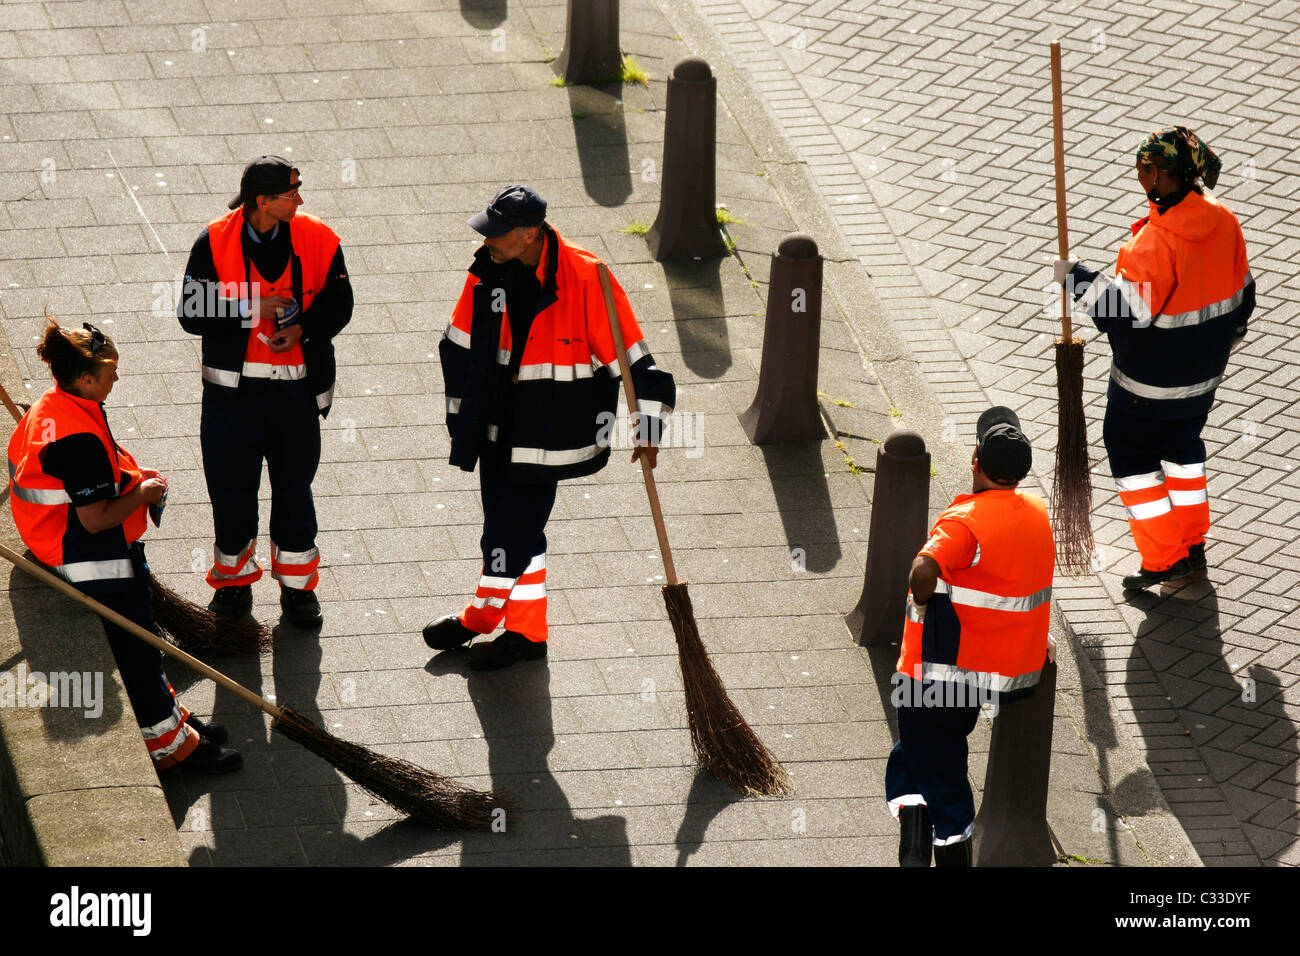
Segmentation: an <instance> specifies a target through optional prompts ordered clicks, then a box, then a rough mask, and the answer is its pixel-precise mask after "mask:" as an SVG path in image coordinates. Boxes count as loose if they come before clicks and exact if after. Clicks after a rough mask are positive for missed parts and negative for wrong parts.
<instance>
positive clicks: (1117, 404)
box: [1055, 126, 1255, 589]
mask: <svg viewBox="0 0 1300 956" xmlns="http://www.w3.org/2000/svg"><path fill="white" fill-rule="evenodd" d="M1221 165H1222V164H1221V163H1220V162H1219V157H1218V156H1216V155H1215V154H1214V153H1213V152H1212V151H1211V150H1210V148H1209V147H1208V146H1206V145H1205V143H1203V142H1202V141H1201V140H1200V139H1199V138H1198V137H1197V136H1196V134H1195V133H1193V132H1192V131H1191V130H1189V129H1187V128H1186V127H1184V126H1174V127H1170V128H1167V129H1162V130H1159V131H1158V132H1155V133H1152V134H1151V135H1149V136H1148V137H1147V138H1146V139H1145V140H1143V141H1142V144H1141V145H1140V146H1139V147H1138V150H1137V176H1138V182H1139V183H1140V184H1141V186H1142V189H1143V191H1144V192H1146V195H1147V199H1148V200H1149V208H1148V212H1147V215H1146V217H1145V218H1143V219H1141V220H1140V221H1138V222H1136V223H1134V224H1133V238H1132V239H1130V240H1129V241H1128V242H1126V243H1125V244H1124V245H1123V246H1122V247H1121V248H1120V250H1119V261H1118V264H1117V265H1116V268H1115V278H1114V279H1110V278H1108V277H1107V276H1106V275H1105V274H1104V273H1102V272H1098V271H1095V270H1093V269H1091V268H1089V267H1088V266H1086V265H1084V264H1083V263H1082V262H1077V261H1072V260H1066V259H1060V260H1057V263H1056V274H1055V277H1056V281H1057V282H1059V283H1062V284H1064V285H1065V287H1066V288H1067V289H1070V290H1071V291H1072V292H1073V295H1074V298H1075V299H1076V300H1081V301H1082V303H1083V305H1084V306H1085V307H1086V308H1087V309H1088V312H1089V314H1090V315H1091V316H1092V320H1093V322H1094V323H1095V324H1096V326H1097V328H1099V329H1100V330H1101V331H1103V332H1105V333H1106V335H1107V337H1108V338H1109V339H1110V345H1111V352H1112V361H1111V368H1110V387H1109V390H1108V392H1107V401H1106V420H1105V425H1104V427H1103V430H1102V437H1103V440H1104V442H1105V444H1106V454H1107V456H1109V458H1110V467H1111V473H1112V474H1113V475H1114V476H1115V484H1116V485H1117V487H1118V489H1119V496H1120V500H1121V501H1122V502H1123V503H1124V506H1125V508H1126V509H1127V511H1128V518H1129V527H1130V528H1131V529H1132V532H1133V540H1134V542H1135V543H1136V545H1137V549H1138V552H1139V553H1140V555H1141V557H1142V566H1141V568H1139V569H1138V571H1137V572H1136V573H1134V574H1129V575H1127V576H1125V578H1124V582H1123V583H1124V587H1125V589H1139V588H1145V587H1149V586H1151V585H1153V584H1162V583H1165V582H1167V581H1174V580H1177V579H1181V578H1184V577H1187V576H1188V575H1189V574H1191V573H1193V572H1196V571H1203V570H1204V569H1205V567H1206V560H1205V534H1206V532H1207V531H1208V530H1209V527H1210V505H1209V498H1208V496H1207V493H1206V480H1205V443H1204V442H1203V441H1202V440H1201V429H1203V428H1204V427H1205V421H1206V417H1207V416H1208V414H1209V411H1210V407H1211V405H1213V403H1214V390H1215V388H1216V387H1217V386H1218V384H1219V382H1220V381H1221V380H1222V379H1223V374H1224V369H1225V368H1227V364H1228V353H1229V352H1230V351H1231V350H1232V346H1233V344H1234V341H1235V339H1237V338H1240V337H1241V336H1243V335H1245V333H1246V324H1247V322H1248V320H1249V319H1250V315H1251V312H1252V311H1253V310H1254V308H1255V283H1254V280H1253V279H1252V278H1251V275H1250V268H1249V266H1248V265H1247V263H1246V244H1245V241H1244V239H1243V238H1242V234H1241V226H1240V225H1239V224H1238V223H1237V219H1236V217H1235V216H1233V214H1232V213H1231V212H1229V211H1228V209H1227V208H1226V207H1225V206H1223V204H1221V203H1220V202H1218V200H1216V199H1215V198H1214V197H1213V196H1211V195H1209V194H1208V193H1206V192H1205V189H1213V188H1214V185H1215V183H1217V182H1218V179H1219V170H1220V167H1221Z"/></svg>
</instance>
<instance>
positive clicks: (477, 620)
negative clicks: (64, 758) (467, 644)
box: [460, 574, 518, 634]
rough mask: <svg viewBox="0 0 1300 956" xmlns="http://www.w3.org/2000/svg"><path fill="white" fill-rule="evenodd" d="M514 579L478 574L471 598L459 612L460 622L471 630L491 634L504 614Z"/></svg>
mask: <svg viewBox="0 0 1300 956" xmlns="http://www.w3.org/2000/svg"><path fill="white" fill-rule="evenodd" d="M516 580H518V579H517V578H506V577H501V576H500V575H495V574H482V575H480V576H479V579H478V589H477V590H476V591H475V592H474V598H473V600H471V601H470V602H469V604H467V605H465V610H463V611H461V612H460V623H462V624H464V625H465V626H466V627H467V628H469V629H470V630H471V631H477V632H478V633H480V634H491V633H492V632H493V631H494V630H496V627H497V625H498V624H500V623H501V619H502V618H503V617H505V616H506V601H507V600H508V599H509V597H510V592H511V591H512V590H513V589H514V586H515V581H516Z"/></svg>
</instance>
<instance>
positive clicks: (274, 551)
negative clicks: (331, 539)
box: [271, 544, 320, 564]
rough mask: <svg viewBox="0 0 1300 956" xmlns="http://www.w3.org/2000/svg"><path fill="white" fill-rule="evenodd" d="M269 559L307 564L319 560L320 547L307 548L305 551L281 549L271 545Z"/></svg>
mask: <svg viewBox="0 0 1300 956" xmlns="http://www.w3.org/2000/svg"><path fill="white" fill-rule="evenodd" d="M271 560H272V561H273V562H275V563H277V564H309V563H311V562H312V561H318V560H320V549H319V548H309V549H308V550H306V551H281V550H280V549H279V548H277V547H276V546H275V545H274V544H272V545H271Z"/></svg>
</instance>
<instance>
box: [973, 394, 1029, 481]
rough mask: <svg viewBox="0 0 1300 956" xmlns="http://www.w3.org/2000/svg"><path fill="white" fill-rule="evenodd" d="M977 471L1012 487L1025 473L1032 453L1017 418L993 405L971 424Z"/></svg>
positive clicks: (1006, 409) (1009, 410) (999, 406)
mask: <svg viewBox="0 0 1300 956" xmlns="http://www.w3.org/2000/svg"><path fill="white" fill-rule="evenodd" d="M975 440H976V441H977V442H978V443H979V444H978V447H977V449H976V451H975V457H976V459H977V460H978V461H979V463H980V469H981V470H982V471H983V472H984V474H986V475H988V476H989V478H991V479H993V480H994V481H996V482H999V483H1001V484H1007V485H1011V484H1015V483H1017V482H1019V481H1020V480H1021V479H1023V478H1024V477H1025V475H1027V474H1029V466H1030V465H1031V464H1032V463H1033V457H1034V452H1033V449H1032V448H1030V447H1029V439H1028V438H1026V437H1025V433H1024V432H1022V431H1021V430H1020V419H1019V418H1017V417H1016V413H1015V412H1013V411H1012V410H1011V409H1009V408H1007V407H1006V406H1005V405H994V406H993V407H992V408H990V409H988V410H987V411H985V412H984V414H982V415H980V417H979V421H978V422H976V423H975Z"/></svg>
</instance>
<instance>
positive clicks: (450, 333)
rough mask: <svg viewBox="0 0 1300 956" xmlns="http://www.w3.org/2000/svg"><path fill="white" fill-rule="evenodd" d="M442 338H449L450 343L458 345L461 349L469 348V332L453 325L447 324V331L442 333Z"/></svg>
mask: <svg viewBox="0 0 1300 956" xmlns="http://www.w3.org/2000/svg"><path fill="white" fill-rule="evenodd" d="M442 337H443V338H444V339H451V344H452V345H459V346H460V347H461V348H463V349H467V348H469V333H468V332H465V331H463V330H462V329H458V328H456V326H454V325H449V326H447V331H446V332H444V333H443V336H442Z"/></svg>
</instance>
